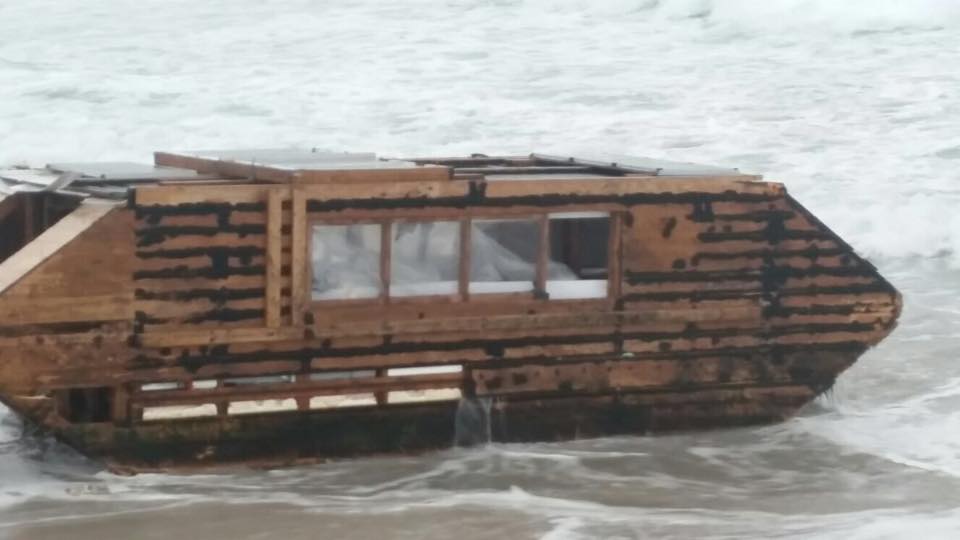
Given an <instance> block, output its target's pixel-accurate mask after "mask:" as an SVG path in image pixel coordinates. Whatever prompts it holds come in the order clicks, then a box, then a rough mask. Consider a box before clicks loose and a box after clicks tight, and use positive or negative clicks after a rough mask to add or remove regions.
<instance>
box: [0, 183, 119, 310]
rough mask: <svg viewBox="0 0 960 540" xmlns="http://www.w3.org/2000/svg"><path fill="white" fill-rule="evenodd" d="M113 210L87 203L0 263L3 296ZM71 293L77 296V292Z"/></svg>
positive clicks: (107, 206) (0, 281) (50, 292)
mask: <svg viewBox="0 0 960 540" xmlns="http://www.w3.org/2000/svg"><path fill="white" fill-rule="evenodd" d="M112 210H114V205H112V204H109V203H100V202H92V201H91V202H86V203H84V204H82V205H81V206H80V208H78V209H77V210H75V211H74V212H72V213H71V214H69V215H68V216H67V217H65V218H63V219H62V220H60V222H58V223H56V224H55V225H54V226H53V227H50V228H49V229H47V230H46V231H44V232H43V233H42V234H41V235H40V236H39V237H37V238H36V239H34V240H33V241H32V242H31V243H30V244H29V245H27V246H25V247H24V248H22V249H21V250H20V251H18V252H17V253H16V254H14V255H13V256H12V257H10V258H8V259H7V260H5V261H3V262H2V263H0V293H5V292H6V291H7V290H8V289H10V288H11V287H12V286H13V285H14V284H16V283H18V282H19V281H20V280H21V279H23V278H24V276H26V275H27V274H28V273H29V272H31V271H32V270H34V269H35V268H36V267H37V266H38V265H40V264H42V263H43V262H44V261H46V260H47V259H49V258H51V257H52V256H54V255H55V254H56V253H57V252H58V251H60V250H61V249H63V248H64V246H66V245H67V244H68V243H70V242H71V241H72V240H73V239H75V238H76V237H77V236H79V235H80V234H82V233H83V232H84V231H86V230H87V229H89V228H90V227H91V226H93V225H94V224H95V223H97V222H98V221H99V220H100V219H101V218H103V217H104V216H106V215H107V214H109V213H110V212H111V211H112ZM76 270H77V271H82V270H83V269H82V268H76ZM60 293H61V291H57V292H52V291H47V290H42V291H38V293H37V295H36V296H43V295H46V296H52V295H56V294H60ZM7 294H9V293H7ZM73 294H74V295H76V294H77V292H74V293H73Z"/></svg>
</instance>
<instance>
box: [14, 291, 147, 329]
mask: <svg viewBox="0 0 960 540" xmlns="http://www.w3.org/2000/svg"><path fill="white" fill-rule="evenodd" d="M130 319H133V299H132V298H131V297H130V295H102V296H77V297H69V298H61V297H53V298H47V297H36V298H28V297H23V298H21V297H13V298H8V299H4V300H2V301H0V325H27V324H48V323H61V322H83V321H121V320H130Z"/></svg>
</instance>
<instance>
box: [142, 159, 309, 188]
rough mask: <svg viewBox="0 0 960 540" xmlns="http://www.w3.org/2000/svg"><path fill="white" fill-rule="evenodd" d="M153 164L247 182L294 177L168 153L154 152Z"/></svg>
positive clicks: (289, 173)
mask: <svg viewBox="0 0 960 540" xmlns="http://www.w3.org/2000/svg"><path fill="white" fill-rule="evenodd" d="M153 162H154V164H155V165H159V166H165V167H179V168H182V169H191V170H194V171H197V172H198V173H201V174H217V175H220V176H225V177H231V178H246V179H248V180H267V181H271V182H289V181H290V180H291V179H293V177H294V175H295V171H291V170H284V169H277V168H276V167H267V166H264V165H257V164H256V163H243V162H239V161H226V160H219V159H207V158H200V157H194V156H185V155H182V154H173V153H169V152H154V154H153Z"/></svg>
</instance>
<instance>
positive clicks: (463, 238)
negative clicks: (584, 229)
mask: <svg viewBox="0 0 960 540" xmlns="http://www.w3.org/2000/svg"><path fill="white" fill-rule="evenodd" d="M301 203H305V201H301ZM294 208H296V201H295V204H294ZM574 211H584V212H603V213H606V214H607V215H608V217H609V220H610V226H609V233H608V248H607V294H606V296H603V297H596V298H566V299H550V298H549V296H548V295H547V294H546V283H547V266H548V264H549V260H550V253H549V252H550V249H549V247H550V226H549V224H550V214H557V213H565V212H574ZM624 212H625V210H623V209H610V208H606V207H605V208H591V207H576V208H574V209H566V208H550V209H544V210H540V211H537V212H530V211H529V209H527V210H526V211H524V212H521V211H509V212H490V211H483V209H479V210H478V209H468V210H467V211H466V213H465V215H462V216H461V217H460V218H459V219H452V218H450V217H447V216H443V217H439V216H438V217H430V216H427V215H424V214H422V213H418V214H414V215H405V214H403V213H391V214H390V215H384V214H382V213H381V214H379V215H377V214H369V215H366V216H363V217H351V218H344V217H342V216H322V215H320V216H310V215H307V214H306V213H305V212H303V213H302V215H301V216H300V218H301V220H300V221H299V224H300V226H302V227H303V233H301V235H300V236H302V238H298V237H297V236H298V235H297V234H294V237H295V238H294V246H293V249H294V250H296V249H297V247H296V244H297V243H298V242H299V243H300V244H301V251H302V252H303V253H304V256H305V260H304V263H303V265H302V266H303V269H302V272H303V275H302V276H301V277H300V279H301V280H302V281H303V283H302V284H301V286H300V287H296V286H295V288H294V290H295V291H297V292H296V293H295V296H300V298H301V299H302V300H301V301H300V302H299V305H300V306H301V308H300V309H299V311H301V312H302V311H307V310H309V309H312V308H318V307H336V306H371V307H372V306H377V305H381V306H387V305H397V304H400V305H409V304H429V303H434V302H452V303H456V302H476V303H481V302H482V303H488V302H489V303H495V302H504V301H510V300H521V301H524V302H528V301H531V300H535V301H539V302H552V303H561V302H570V303H575V302H579V303H583V302H609V301H611V300H612V299H614V298H616V297H618V296H619V295H620V289H621V283H620V282H621V279H622V276H621V275H620V274H621V260H620V256H621V245H622V238H621V235H622V234H623V227H622V223H623V214H624ZM296 214H297V212H296V211H295V212H294V220H295V222H294V230H295V231H296V230H297V228H298V226H297V215H296ZM475 220H532V221H536V222H537V223H538V226H539V235H538V246H537V269H536V277H535V279H534V284H533V285H534V287H533V291H532V292H508V293H471V292H470V290H469V288H470V268H471V262H472V257H473V253H472V251H473V250H472V229H473V227H472V224H473V222H474V221H475ZM398 222H405V223H425V222H458V223H459V226H460V246H459V251H460V258H459V259H460V263H459V272H458V277H457V291H458V292H457V293H456V294H432V295H416V296H391V295H390V278H391V272H392V263H393V260H392V259H393V257H392V253H391V251H392V245H393V238H392V236H393V235H392V233H393V225H394V223H398ZM317 225H321V226H322V225H334V226H335V225H379V226H380V279H381V287H380V294H379V295H378V296H377V297H375V298H374V297H370V298H340V299H321V300H315V299H313V242H312V231H313V229H314V227H315V226H317ZM294 281H295V282H296V281H297V280H296V279H294ZM297 304H298V302H296V300H294V305H297Z"/></svg>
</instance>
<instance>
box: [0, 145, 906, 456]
mask: <svg viewBox="0 0 960 540" xmlns="http://www.w3.org/2000/svg"><path fill="white" fill-rule="evenodd" d="M598 216H599V217H598ZM425 223H427V224H431V225H430V226H429V227H426V228H422V227H421V229H422V232H423V234H434V235H436V234H439V233H438V232H437V231H443V230H449V231H452V233H451V235H449V236H448V237H446V238H447V240H449V241H450V242H448V243H449V245H452V246H456V247H455V248H454V249H455V251H454V261H455V266H454V267H453V270H451V272H453V275H452V276H449V275H448V276H447V277H446V278H444V279H440V278H435V279H434V280H433V282H429V283H413V284H412V285H411V284H410V283H405V282H403V281H402V280H398V277H397V275H398V274H399V272H400V262H399V261H400V260H401V258H402V257H403V256H404V253H403V252H402V251H399V250H401V249H404V248H403V247H402V244H400V243H398V242H402V241H403V235H402V233H403V232H404V231H407V230H421V229H417V228H416V227H418V226H422V225H423V224H425ZM504 223H506V224H508V225H504ZM357 224H363V225H364V226H367V228H366V229H363V230H360V229H356V230H354V231H353V232H352V233H350V234H352V235H353V236H350V237H349V238H353V240H351V241H353V242H360V243H363V242H366V244H367V245H368V246H370V249H369V250H368V251H369V253H367V252H364V253H363V255H364V256H365V257H367V258H366V259H363V260H366V261H371V260H372V262H368V265H372V267H373V268H374V270H373V272H374V276H375V282H373V285H372V288H371V286H369V285H370V284H369V283H367V284H366V285H368V286H367V288H366V289H364V288H362V287H359V288H358V287H354V288H353V289H349V290H350V291H353V292H351V293H349V294H346V295H345V296H337V295H336V294H332V295H328V296H329V297H325V296H324V293H323V292H322V291H321V292H319V293H318V290H319V289H318V287H321V286H320V285H318V279H321V278H320V277H318V276H320V274H321V273H322V272H323V271H324V269H323V268H321V267H320V266H322V265H323V264H325V263H324V262H323V261H324V260H325V259H323V258H322V257H323V254H322V252H323V250H324V249H327V248H329V247H330V246H333V245H334V244H333V243H330V244H324V243H323V242H324V237H323V236H322V235H323V234H325V233H324V231H328V232H330V234H331V235H337V234H340V232H342V231H346V230H347V229H342V228H341V229H338V228H337V227H348V228H349V227H350V226H353V225H357ZM418 224H419V225H418ZM481 226H482V227H481ZM371 227H372V228H371ZM484 227H486V228H484ZM496 227H501V229H502V230H501V232H500V233H497V232H496ZM364 231H366V232H364ZM431 231H432V232H431ZM485 231H486V232H485ZM490 231H493V232H490ZM504 231H506V232H504ZM525 231H529V235H530V236H529V238H530V239H532V240H529V242H527V244H529V245H531V246H533V247H531V248H529V251H530V253H529V254H528V255H526V256H527V260H526V261H525V264H526V265H527V266H524V267H523V271H525V272H528V273H529V275H528V276H527V277H524V278H518V279H513V280H502V281H500V282H496V280H487V281H486V282H483V283H477V282H476V281H477V280H478V279H479V278H477V277H476V276H477V275H479V274H478V272H479V270H477V268H478V267H479V265H480V264H481V263H484V262H485V261H483V260H482V259H483V258H484V257H488V256H489V255H485V253H493V251H489V250H488V251H487V252H484V251H480V248H481V247H484V246H486V247H490V246H493V247H494V248H496V249H498V250H500V251H498V252H497V253H500V252H503V253H507V256H509V257H513V258H514V259H517V260H511V261H510V262H511V264H514V263H517V264H518V261H519V259H521V258H522V256H524V255H522V252H524V250H525V249H526V248H523V247H522V246H521V247H520V248H516V249H514V251H516V253H514V252H507V251H503V249H501V248H502V246H500V245H494V244H491V243H489V242H488V243H486V244H482V243H478V238H480V236H482V235H486V234H488V233H489V234H502V239H501V240H502V242H503V243H504V245H507V246H508V247H509V245H510V243H511V242H517V241H518V240H516V239H517V238H521V237H522V236H523V234H527V232H525ZM367 232H369V233H370V234H367ZM361 233H362V234H361ZM318 234H320V235H321V236H317V235H318ZM363 234H365V235H366V236H363ZM478 235H479V236H478ZM337 238H338V239H339V238H340V237H337ZM343 238H348V236H343ZM357 238H360V240H357ZM424 238H427V237H426V236H424ZM431 238H434V237H431ZM435 238H439V236H436V237H435ZM485 238H486V237H485V236H484V237H483V239H485ZM371 239H372V240H371ZM318 242H319V243H318ZM398 246H399V247H398ZM421 248H422V249H423V250H431V249H434V247H430V246H428V245H424V246H421ZM351 253H353V255H356V254H357V253H359V252H351ZM422 253H427V252H426V251H423V252H422ZM370 254H373V255H370ZM370 257H373V259H371V258H370ZM331 260H332V259H331ZM357 260H360V259H357ZM423 260H424V259H422V257H421V260H420V261H419V262H417V264H421V263H422V262H423ZM561 263H563V264H561ZM331 264H332V263H331ZM514 266H515V267H516V264H514ZM560 266H562V267H564V269H563V270H562V272H561V273H562V275H563V276H565V277H563V278H558V277H557V276H558V275H560V274H558V273H557V272H558V271H557V270H556V268H557V267H560ZM357 273H359V270H358V271H357ZM448 273H449V272H448ZM335 277H337V279H346V278H350V276H344V275H338V276H335ZM481 281H482V280H481ZM417 287H420V288H419V289H418V288H417ZM368 289H369V290H371V291H372V292H371V293H369V294H367V293H366V292H363V291H367V290H368ZM343 290H347V289H343ZM356 291H361V292H356ZM404 291H406V292H404ZM411 291H413V292H411ZM417 291H419V292H417ZM334 292H336V290H334ZM351 295H352V296H351ZM900 309H901V298H900V295H899V293H898V292H897V291H896V290H895V289H894V288H893V287H892V286H891V285H890V284H889V283H888V282H887V281H886V280H884V279H883V278H882V277H881V276H880V275H879V274H878V273H877V271H876V269H875V268H874V267H873V266H872V265H871V264H870V263H868V262H867V261H866V260H864V259H863V258H861V257H859V256H858V255H857V254H856V253H855V252H854V251H853V249H852V248H851V247H850V246H849V245H847V244H846V243H845V242H844V241H843V240H841V239H840V238H839V237H838V236H837V235H836V234H834V233H833V232H832V231H830V229H828V228H827V227H826V226H825V225H824V224H823V223H821V222H820V221H819V220H818V219H817V218H816V217H814V216H813V215H811V214H810V213H809V212H808V211H807V210H806V209H805V208H804V207H803V206H801V205H800V203H798V202H797V201H796V200H794V199H793V198H792V197H791V196H790V195H788V194H787V192H786V190H785V188H784V187H783V185H781V184H779V183H775V182H769V181H765V180H763V179H762V178H761V177H758V176H752V175H746V174H742V173H740V172H739V171H736V170H726V169H717V168H712V167H700V166H694V165H690V164H678V163H668V162H656V161H652V160H643V159H636V158H627V159H623V160H615V159H593V160H590V159H578V158H568V157H565V156H564V157H556V156H545V155H539V154H532V155H530V156H503V157H489V156H483V155H474V156H471V157H451V158H415V159H406V160H386V159H381V158H377V157H376V156H373V155H371V154H330V153H322V152H315V151H294V150H289V151H276V150H274V151H267V150H265V151H256V152H254V151H250V152H207V153H161V152H158V153H156V154H155V164H154V165H152V166H144V165H131V164H62V165H50V166H48V167H47V168H46V169H41V170H28V169H17V170H0V400H2V402H3V403H4V404H6V405H7V406H8V407H9V408H11V409H12V410H13V411H15V412H16V413H17V414H19V415H20V416H21V417H23V418H24V419H26V420H27V421H28V422H31V423H33V424H36V425H38V426H41V427H42V428H44V429H46V430H49V431H50V432H51V433H53V434H54V435H55V436H56V437H57V438H59V439H60V440H62V441H64V442H65V443H67V444H69V445H71V446H73V447H74V448H76V449H77V450H79V451H81V452H83V453H84V454H86V455H88V456H91V457H93V458H95V459H101V460H103V461H104V462H105V463H107V464H108V465H109V466H110V467H112V468H114V469H115V470H125V471H145V470H157V469H171V468H173V469H175V468H182V467H190V466H206V465H224V464H227V465H229V464H258V465H260V464H268V465H282V464H288V463H297V462H302V461H308V460H312V459H322V458H329V457H345V456H358V455H373V454H384V453H393V452H415V451H424V450H429V449H436V448H443V447H447V446H450V445H451V444H453V442H454V437H455V433H454V429H455V419H456V415H457V408H458V403H459V402H460V400H473V399H479V400H489V402H490V403H491V408H490V417H489V420H488V421H489V425H490V426H489V427H490V430H489V431H490V436H491V438H492V440H494V441H503V442H511V441H552V440H563V439H571V438H577V437H596V436H604V435H612V434H630V433H633V434H645V433H656V432H665V431H671V430H689V429H704V428H716V427H726V426H739V425H751V424H761V423H769V422H775V421H779V420H782V419H785V418H787V417H789V416H790V415H791V414H793V413H795V412H796V411H797V410H798V409H799V408H800V407H802V406H803V405H804V404H806V403H808V402H809V401H811V400H812V399H813V398H814V397H816V396H817V395H819V394H821V393H822V392H824V391H826V390H827V389H829V388H830V387H831V386H832V385H833V384H834V381H835V379H836V378H837V376H838V375H839V374H840V373H841V372H843V371H844V370H845V369H847V368H848V367H849V366H851V365H852V364H853V363H854V362H855V361H856V360H857V358H858V357H859V356H860V355H861V354H862V353H863V352H864V351H866V350H867V349H868V348H869V347H871V346H873V345H875V344H876V343H878V342H879V341H880V340H881V339H882V338H883V337H885V336H886V335H887V334H888V333H889V332H891V331H892V329H893V328H894V325H895V322H896V319H897V317H898V315H899V313H900Z"/></svg>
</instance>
